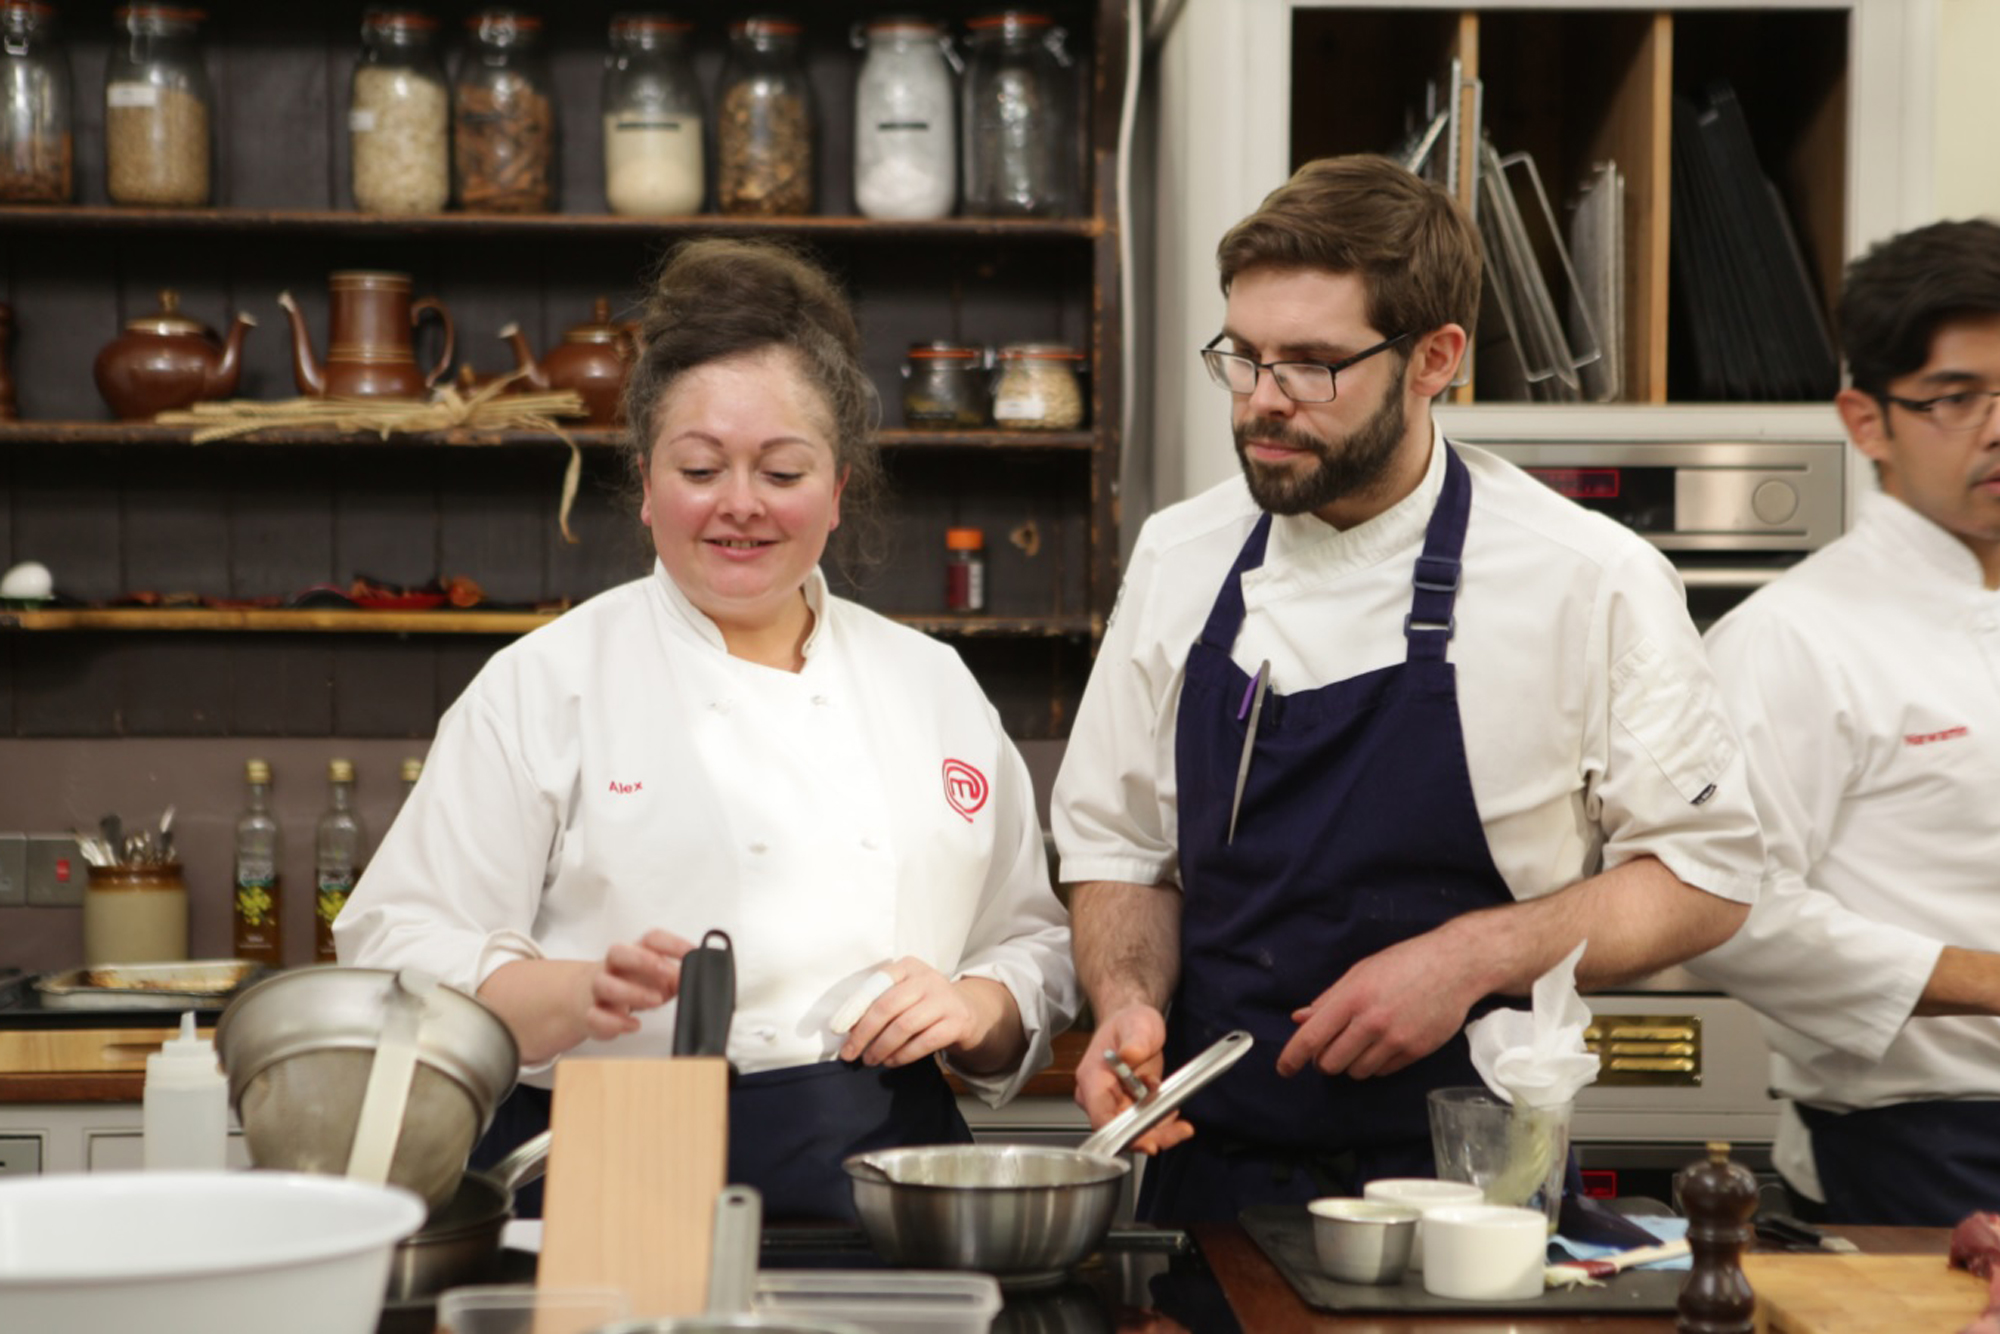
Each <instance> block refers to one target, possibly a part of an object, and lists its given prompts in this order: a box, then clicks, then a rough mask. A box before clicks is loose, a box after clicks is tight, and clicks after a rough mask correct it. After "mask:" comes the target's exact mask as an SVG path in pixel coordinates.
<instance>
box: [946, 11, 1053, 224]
mask: <svg viewBox="0 0 2000 1334" xmlns="http://www.w3.org/2000/svg"><path fill="white" fill-rule="evenodd" d="M966 30H967V35H968V39H969V43H970V48H969V51H968V53H967V55H966V61H965V97H964V102H965V109H964V114H963V115H962V117H961V118H960V120H961V129H962V132H963V135H964V139H965V152H964V168H965V211H966V212H967V213H982V214H999V215H1003V216H1042V217H1046V216H1050V215H1056V214H1063V213H1070V212H1074V211H1075V209H1076V185H1075V179H1074V178H1075V175H1076V172H1075V162H1076V156H1077V144H1076V137H1075V134H1074V131H1073V130H1072V126H1071V122H1072V121H1073V119H1074V115H1073V112H1074V109H1075V106H1076V99H1077V91H1078V90H1077V87H1076V82H1075V79H1074V77H1073V75H1072V66H1071V63H1070V58H1069V55H1068V53H1067V52H1065V51H1064V49H1063V30H1062V29H1061V28H1058V27H1056V26H1055V25H1054V24H1053V23H1052V22H1051V21H1050V19H1049V17H1048V16H1047V15H1046V14H1030V13H1024V12H1022V11H1020V10H1007V11H1005V12H1003V13H999V14H989V15H986V16H984V17H981V18H974V19H971V20H968V21H967V23H966Z"/></svg>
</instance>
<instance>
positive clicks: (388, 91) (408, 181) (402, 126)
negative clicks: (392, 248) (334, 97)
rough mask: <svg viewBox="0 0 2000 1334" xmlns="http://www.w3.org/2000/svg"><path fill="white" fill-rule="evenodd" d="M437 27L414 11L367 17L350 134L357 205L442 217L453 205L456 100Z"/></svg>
mask: <svg viewBox="0 0 2000 1334" xmlns="http://www.w3.org/2000/svg"><path fill="white" fill-rule="evenodd" d="M436 34H437V21H436V20H435V19H432V18H429V17H427V16H425V15H423V14H419V13H416V12H415V11H413V10H407V9H371V10H369V11H368V12H367V13H366V14H364V15H362V17H361V55H360V57H359V59H357V60H356V62H355V65H354V80H353V83H352V85H351V86H352V94H351V96H350V98H349V100H348V110H347V131H348V141H349V150H350V151H349V157H350V158H351V161H352V167H353V173H352V174H353V185H354V206H355V207H356V208H358V209H361V210H362V211H364V212H367V213H435V212H437V211H438V210H439V209H441V208H443V207H444V206H445V203H446V201H447V200H449V199H450V198H451V140H450V137H449V136H450V130H451V98H450V95H449V94H448V93H447V92H446V90H445V80H444V66H443V65H442V64H440V63H439V61H438V56H437V44H436Z"/></svg>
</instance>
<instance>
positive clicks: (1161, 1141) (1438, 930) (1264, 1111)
mask: <svg viewBox="0 0 2000 1334" xmlns="http://www.w3.org/2000/svg"><path fill="white" fill-rule="evenodd" d="M1218 261H1219V267H1220V269H1221V280H1222V290H1223V294H1224V296H1225V298H1226V310H1225V315H1224V319H1223V324H1222V330H1221V332H1220V333H1219V334H1218V335H1217V336H1216V337H1215V338H1214V339H1212V340H1211V341H1210V342H1209V344H1208V345H1207V346H1206V347H1204V348H1202V349H1201V352H1200V355H1201V359H1202V361H1203V362H1204V364H1205V367H1206V370H1207V373H1208V374H1209V376H1210V377H1211V378H1212V379H1213V380H1214V381H1215V383H1216V385H1217V386H1218V394H1217V409H1218V413H1217V415H1218V418H1220V415H1221V413H1220V409H1221V407H1222V406H1223V404H1224V403H1226V404H1228V407H1229V424H1230V428H1231V430H1232V433H1233V435H1234V437H1235V442H1236V452H1237V456H1238V459H1239V461H1240V462H1241V464H1242V471H1243V477H1242V480H1241V481H1237V480H1231V481H1230V482H1228V483H1226V484H1224V485H1222V486H1218V487H1216V488H1214V489H1212V490H1210V491H1208V492H1206V493H1205V494H1203V495H1200V496H1196V497H1194V498H1193V499H1191V500H1188V501H1185V502H1183V503H1181V504H1179V505H1175V506H1173V507H1171V508H1169V509H1166V510H1164V511H1162V512H1161V513H1159V514H1156V515H1154V516H1153V517H1152V518H1151V519H1149V520H1148V521H1147V523H1146V525H1145V528H1144V530H1143V531H1142V532H1141V534H1140V536H1139V539H1138V544H1137V547H1136V549H1135V550H1134V552H1133V555H1132V559H1131V562H1130V567H1129V570H1128V573H1127V576H1126V579H1125V585H1124V587H1123V589H1122V590H1121V591H1120V595H1119V603H1118V606H1117V608H1116V609H1115V610H1114V612H1113V614H1112V621H1111V624H1110V626H1109V628H1108V629H1107V631H1106V634H1105V640H1104V644H1103V647H1102V649H1101V650H1100V652H1099V655H1098V659H1097V664H1096V666H1095V668H1094V670H1093V672H1092V675H1091V680H1090V684H1089V686H1088V688H1087V689H1086V691H1085V694H1084V699H1083V703H1082V707H1081V709H1080V711H1079V713H1078V717H1077V721H1076V725H1075V728H1074V730H1073V732H1072V734H1071V737H1070V741H1069V745H1068V748H1067V750H1066V752H1065V757H1064V762H1063V767H1062V772H1061V774H1060V776H1059V777H1058V780H1057V784H1056V790H1055V799H1054V803H1053V812H1054V824H1055V834H1056V840H1057V845H1058V849H1059V851H1060V853H1061V855H1062V878H1063V879H1064V880H1065V881H1066V882H1070V883H1071V884H1072V886H1073V890H1072V912H1073V916H1072V929H1073V932H1074V942H1075V949H1076V956H1077V965H1078V972H1079V976H1080V977H1081V978H1082V980H1083V981H1084V983H1085V985H1086V986H1087V988H1088V991H1089V996H1090V1001H1091V1005H1092V1009H1093V1011H1094V1012H1095V1014H1096V1016H1097V1020H1098V1023H1099V1028H1098V1030H1097V1033H1096V1035H1095V1037H1094V1038H1093V1041H1092V1042H1091V1045H1090V1048H1089V1050H1090V1051H1091V1052H1092V1053H1093V1054H1095V1053H1099V1052H1113V1053H1116V1055H1117V1056H1119V1057H1122V1058H1123V1059H1124V1060H1125V1061H1126V1062H1127V1063H1129V1064H1130V1065H1131V1066H1132V1067H1133V1068H1135V1069H1137V1070H1138V1071H1139V1072H1140V1074H1141V1076H1142V1077H1144V1078H1146V1079H1147V1080H1149V1081H1153V1082H1156V1081H1157V1080H1158V1079H1159V1078H1160V1076H1161V1074H1162V1072H1163V1071H1167V1070H1173V1069H1176V1068H1178V1067H1179V1066H1181V1065H1182V1064H1183V1063H1185V1062H1186V1061H1187V1060H1188V1059H1189V1058H1190V1057H1191V1056H1193V1055H1194V1054H1195V1053H1197V1052H1199V1051H1200V1050H1202V1049H1203V1048H1204V1047H1205V1046H1207V1045H1208V1044H1209V1043H1211V1042H1212V1041H1214V1040H1215V1039H1216V1038H1218V1037H1220V1036H1221V1035H1222V1034H1223V1033H1225V1032H1227V1031H1229V1030H1232V1029H1238V1028H1241V1029H1247V1030H1249V1031H1250V1032H1251V1033H1252V1034H1253V1035H1254V1037H1255V1038H1256V1040H1257V1048H1258V1049H1257V1050H1255V1051H1252V1052H1251V1053H1250V1055H1249V1056H1248V1057H1247V1058H1246V1059H1244V1060H1241V1061H1239V1062H1237V1063H1236V1064H1235V1065H1234V1066H1233V1067H1232V1068H1231V1069H1230V1070H1229V1071H1228V1073H1227V1074H1225V1075H1223V1076H1222V1077H1221V1078H1219V1079H1218V1080H1217V1081H1216V1082H1215V1083H1213V1084H1211V1085H1210V1086H1209V1087H1208V1088H1207V1089H1205V1090H1204V1091H1203V1092H1202V1093H1200V1094H1198V1095H1196V1096H1195V1098H1194V1099H1193V1100H1192V1101H1191V1102H1190V1103H1189V1104H1188V1106H1187V1109H1186V1112H1187V1114H1186V1116H1185V1118H1175V1119H1172V1120H1169V1121H1168V1122H1166V1123H1165V1124H1164V1125H1163V1126H1162V1127H1161V1128H1159V1129H1156V1130H1154V1131H1152V1132H1149V1134H1148V1135H1147V1136H1146V1137H1144V1138H1143V1139H1142V1140H1141V1142H1140V1143H1141V1147H1142V1148H1143V1149H1145V1150H1147V1151H1149V1152H1153V1151H1159V1150H1165V1152H1164V1153H1162V1154H1161V1155H1160V1157H1159V1158H1158V1159H1157V1160H1156V1161H1155V1162H1154V1163H1152V1164H1150V1165H1149V1167H1148V1170H1147V1171H1146V1173H1145V1181H1144V1185H1143V1187H1142V1196H1141V1202H1140V1208H1141V1211H1142V1213H1143V1214H1144V1215H1145V1216H1146V1217H1149V1218H1151V1219H1153V1220H1155V1221H1158V1222H1163V1223H1173V1224H1184V1223H1190V1222H1200V1221H1209V1220H1223V1221H1234V1220H1235V1219H1236V1216H1237V1213H1238V1211H1239V1210H1241V1209H1243V1208H1245V1207H1248V1206H1250V1205H1254V1204H1260V1203H1276V1202H1292V1203H1295V1202H1302V1201H1305V1200H1308V1199H1311V1198H1313V1197H1315V1196H1320V1195H1358V1194H1360V1193H1361V1187H1362V1185H1363V1184H1364V1183H1365V1182H1367V1181H1369V1180H1372V1179H1375V1178H1378V1177H1385V1176H1431V1175H1434V1165H1433V1159H1432V1151H1431V1141H1430V1134H1429V1129H1428V1120H1427V1111H1426V1095H1427V1094H1428V1092H1429V1091H1430V1090H1432V1089H1435V1088H1439V1087H1442V1086H1446V1085H1465V1084H1476V1083H1479V1082H1480V1076H1479V1075H1478V1073H1477V1072H1476V1071H1475V1070H1474V1068H1473V1066H1472V1064H1471V1061H1470V1058H1469V1055H1468V1049H1467V1044H1466V1041H1465V1038H1464V1036H1463V1033H1462V1029H1463V1028H1464V1026H1465V1023H1466V1021H1467V1018H1468V1017H1469V1016H1472V1015H1477V1014H1481V1013H1484V1012H1485V1011H1486V1010H1488V1009H1489V1008H1491V1007H1493V1006H1495V1005H1498V1004H1507V1003H1514V1004H1519V1003H1520V1000H1521V998H1523V997H1525V996H1526V995H1527V994H1528V991H1529V988H1530V986H1531V984H1532V983H1533V982H1534V981H1535V980H1536V979H1537V978H1538V977H1540V976H1542V975H1543V974H1544V973H1547V972H1549V971H1551V970H1552V969H1556V968H1557V967H1559V966H1561V965H1563V964H1564V963H1565V962H1566V961H1568V960H1571V959H1572V958H1575V956H1576V955H1578V954H1580V959H1576V962H1575V969H1576V979H1577V981H1578V982H1579V983H1580V984H1581V985H1583V986H1585V987H1590V986H1601V985H1608V984H1611V983H1615V982H1619V981H1623V980H1625V979H1628V978H1632V977H1635V976H1638V975H1641V974H1645V973H1649V972H1652V971H1654V970H1656V969H1659V968H1661V967H1664V966H1666V965H1668V964H1671V963H1675V962H1678V961H1679V960H1681V959H1684V958H1686V957H1688V956H1689V955H1692V954H1696V953H1699V952H1701V951H1702V950H1705V949H1708V948H1710V947H1712V946H1714V945H1716V944H1717V943H1719V942H1720V941H1722V940H1723V939H1724V938H1726V937H1727V936H1728V935H1729V934H1730V933H1731V932H1732V931H1733V930H1735V929H1736V927H1737V925H1738V923H1739V922H1740V921H1741V920H1742V918H1743V916H1744V914H1745V912H1746V911H1747V909H1746V906H1745V905H1746V904H1747V903H1748V902H1749V901H1750V900H1751V899H1752V898H1753V897H1754V896H1755V892H1756V888H1757V884H1758V879H1759V874H1760V871H1761V868H1762V865H1763V843H1762V839H1761V837H1760V835H1759V832H1758V828H1757V822H1756V816H1755V812H1754V810H1753V809H1752V807H1751V803H1750V799H1749V793H1748V788H1747V784H1746V781H1745V778H1744V773H1743V764H1742V760H1741V757H1740V754H1739V751H1738V747H1737V743H1736V740H1735V735H1734V733H1733V731H1732V730H1731V728H1730V726H1729V723H1728V719H1727V715H1726V714H1725V713H1724V711H1723V709H1722V706H1721V704H1720V702H1719V701H1718V700H1717V698H1716V694H1715V689H1714V683H1713V680H1712V678H1711V676H1710V674H1709V670H1708V665H1707V661H1706V659H1705V658H1704V657H1703V654H1702V651H1701V641H1700V638H1699V636H1698V635H1697V633H1696V631H1695V628H1694V625H1693V623H1692V622H1691V621H1690V620H1689V618H1688V613H1687V606H1686V600H1685V597H1684V595H1683V593H1682V591H1681V588H1680V584H1679V581H1678V579H1677V578H1676V576H1675V574H1674V572H1673V569H1672V567H1671V566H1670V565H1669V564H1668V563H1667V561H1666V560H1665V559H1664V558H1663V557H1662V556H1661V555H1660V554H1659V553H1658V552H1657V551H1655V550H1654V549H1653V548H1652V547H1651V546H1650V545H1648V544H1647V543H1646V542H1645V541H1643V540H1642V539H1640V538H1639V537H1637V536H1636V535H1634V534H1633V533H1631V532H1630V531H1629V530H1627V529H1625V528H1622V527H1620V526H1619V525H1618V524H1616V523H1614V522H1612V521H1611V520H1609V519H1607V518H1604V517H1603V516H1601V515H1594V514H1591V513H1588V512H1586V511H1585V510H1583V509H1581V508H1580V507H1578V506H1576V505H1574V504H1572V503H1571V502H1569V501H1567V500H1565V499H1563V498H1561V497H1559V496H1557V495H1556V494H1555V493H1554V492H1553V491H1551V490H1549V489H1548V488H1547V487H1544V486H1543V485H1541V484H1540V483H1538V482H1536V481H1534V480H1533V479H1532V478H1530V477H1528V476H1527V475H1526V474H1524V473H1522V472H1521V471H1520V470H1519V469H1516V468H1514V467H1512V466H1511V465H1509V464H1506V463H1504V462H1502V461H1500V460H1499V459H1497V458H1495V457H1494V456H1492V455H1490V454H1488V453H1486V452H1484V451H1482V450H1478V449H1472V448H1465V447H1460V446H1454V445H1450V444H1447V443H1446V442H1445V440H1444V437H1443V434H1442V433H1441V431H1440V430H1439V429H1438V426H1437V423H1436V421H1435V419H1434V417H1433V414H1432V403H1433V401H1434V400H1435V399H1436V398H1437V396H1438V395H1440V394H1442V393H1443V392H1444V391H1445V390H1446V389H1447V388H1448V387H1449V386H1450V385H1451V383H1452V380H1453V378H1454V376H1455V375H1456V374H1457V373H1458V371H1459V368H1460V363H1461V361H1462V360H1463V358H1464V356H1465V352H1466V347H1467V343H1468V340H1469V337H1470V331H1471V329H1472V327H1473V323H1474V319H1475V316H1476V315H1477V312H1478V309H1479V300H1480V290H1481V261H1480V253H1479V241H1478V236H1477V233H1476V231H1475V230H1474V228H1473V227H1472V225H1471V224H1470V222H1469V221H1468V220H1467V219H1466V217H1465V215H1464V214H1463V212H1461V211H1460V209H1459V208H1458V206H1457V205H1456V204H1455V203H1454V202H1453V201H1452V200H1451V199H1450V197H1449V196H1447V195H1446V194H1444V193H1443V192H1442V191H1440V190H1438V189H1437V188H1436V187H1434V186H1432V185H1430V184H1429V183H1427V182H1425V181H1422V180H1420V179H1418V178H1417V177H1415V176H1413V175H1411V174H1410V173H1409V172H1407V171H1405V170H1403V168H1401V167H1400V166H1397V165H1396V164H1394V163H1392V162H1390V161H1388V160H1387V159H1384V158H1379V157H1368V156H1360V157H1347V158H1333V159H1326V160H1323V161H1319V162H1314V163H1310V164H1308V165H1307V166H1305V167H1303V168H1301V169H1300V170H1299V172H1298V173H1297V174H1296V175H1295V176H1294V177H1293V178H1292V179H1291V181H1289V182H1288V183H1286V184H1285V185H1283V186H1282V187H1280V188H1279V189H1278V190H1277V191H1275V192H1274V193H1273V194H1272V195H1270V196H1269V197H1268V198H1267V199H1266V200H1265V201H1264V203H1263V205H1262V206H1261V207H1260V208H1259V209H1258V210H1257V211H1256V212H1255V213H1253V214H1252V215H1251V216H1250V217H1248V218H1246V219H1245V220H1244V221H1243V222H1241V223H1239V224H1238V225H1237V226H1236V227H1235V228H1233V229H1232V230H1231V231H1230V232H1229V234H1228V235H1227V236H1225V237H1224V238H1223V240H1222V243H1221V246H1220V249H1219V252H1218ZM1077 1100H1078V1102H1079V1103H1080V1104H1081V1105H1082V1106H1083V1107H1084V1109H1085V1110H1086V1111H1087V1112H1088V1113H1089V1116H1090V1119H1091V1121H1092V1122H1093V1123H1095V1124H1100V1125H1101V1124H1102V1123H1103V1122H1105V1121H1106V1120H1108V1119H1109V1118H1110V1117H1111V1116H1112V1115H1114V1114H1115V1113H1116V1112H1117V1111H1118V1110H1120V1109H1121V1108H1122V1107H1123V1106H1125V1105H1127V1103H1128V1102H1129V1101H1130V1098H1129V1094H1128V1093H1127V1091H1126V1087H1125V1086H1124V1085H1123V1084H1122V1083H1121V1082H1120V1081H1119V1080H1118V1079H1117V1078H1115V1077H1114V1076H1113V1074H1112V1071H1111V1069H1110V1068H1109V1062H1098V1061H1094V1060H1093V1061H1087V1062H1084V1063H1083V1064H1082V1066H1081V1068H1080V1069H1079V1071H1078V1074H1077ZM1196 1126H1199V1127H1200V1133H1199V1134H1195V1133H1194V1128H1195V1127H1196Z"/></svg>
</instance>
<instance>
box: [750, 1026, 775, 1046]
mask: <svg viewBox="0 0 2000 1334" xmlns="http://www.w3.org/2000/svg"><path fill="white" fill-rule="evenodd" d="M750 1036H751V1037H753V1038H755V1039H757V1041H759V1042H763V1043H772V1042H776V1041H777V1040H778V1030H777V1029H775V1028H771V1027H768V1026H765V1027H760V1028H755V1029H752V1030H751V1032H750Z"/></svg>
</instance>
